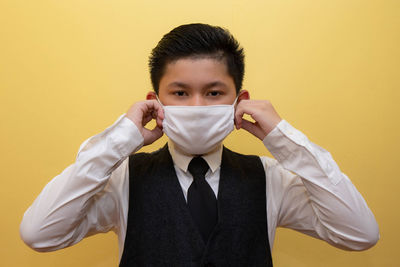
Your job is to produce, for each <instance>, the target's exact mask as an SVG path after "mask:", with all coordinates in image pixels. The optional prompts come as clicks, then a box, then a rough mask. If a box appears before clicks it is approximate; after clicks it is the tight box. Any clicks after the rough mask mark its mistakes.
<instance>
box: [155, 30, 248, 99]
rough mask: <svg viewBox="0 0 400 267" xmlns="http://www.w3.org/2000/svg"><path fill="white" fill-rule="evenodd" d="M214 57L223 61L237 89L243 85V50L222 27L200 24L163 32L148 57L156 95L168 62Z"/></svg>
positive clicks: (237, 90)
mask: <svg viewBox="0 0 400 267" xmlns="http://www.w3.org/2000/svg"><path fill="white" fill-rule="evenodd" d="M208 57H210V58H214V59H217V60H223V61H224V62H225V63H226V66H227V69H228V73H229V75H230V76H231V77H232V78H233V81H234V83H235V87H236V92H239V90H240V89H241V88H242V83H243V76H244V52H243V48H242V47H241V46H240V45H239V43H238V41H237V40H236V39H235V38H234V37H233V36H232V34H231V33H230V32H229V31H228V30H226V29H223V28H221V27H218V26H211V25H208V24H202V23H193V24H186V25H181V26H178V27H176V28H174V29H173V30H172V31H170V32H169V33H167V34H165V35H164V36H163V38H162V39H161V40H160V41H159V42H158V44H157V46H156V47H155V48H153V50H152V52H151V55H150V57H149V68H150V77H151V83H152V85H153V89H154V91H155V92H156V93H157V94H158V89H159V84H160V80H161V77H162V76H163V75H164V71H165V67H166V65H167V64H169V63H171V62H174V61H176V60H178V59H182V58H208Z"/></svg>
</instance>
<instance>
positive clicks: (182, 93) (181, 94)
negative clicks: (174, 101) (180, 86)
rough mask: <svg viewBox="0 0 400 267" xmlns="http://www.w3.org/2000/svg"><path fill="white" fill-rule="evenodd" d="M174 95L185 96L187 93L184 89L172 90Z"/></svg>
mask: <svg viewBox="0 0 400 267" xmlns="http://www.w3.org/2000/svg"><path fill="white" fill-rule="evenodd" d="M174 95H176V96H186V95H187V94H186V92H185V91H181V90H180V91H175V92H174Z"/></svg>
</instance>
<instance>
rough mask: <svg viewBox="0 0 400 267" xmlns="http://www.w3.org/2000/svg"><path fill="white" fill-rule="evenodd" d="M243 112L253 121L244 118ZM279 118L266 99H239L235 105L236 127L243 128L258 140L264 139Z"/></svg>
mask: <svg viewBox="0 0 400 267" xmlns="http://www.w3.org/2000/svg"><path fill="white" fill-rule="evenodd" d="M244 114H248V115H250V117H251V118H252V119H253V120H255V122H251V121H248V120H246V119H244V118H243V115H244ZM281 120H282V119H281V117H279V115H278V113H277V112H276V111H275V109H274V107H273V106H272V104H271V102H269V101H267V100H241V101H240V102H239V104H238V105H237V106H236V111H235V125H236V129H238V130H239V129H240V128H243V129H245V130H246V131H248V132H250V133H251V134H253V135H254V136H256V137H258V138H259V139H260V140H264V138H265V137H266V136H267V135H268V134H269V133H270V132H271V131H272V130H273V129H274V128H275V126H276V125H277V124H278V123H279V122H280V121H281Z"/></svg>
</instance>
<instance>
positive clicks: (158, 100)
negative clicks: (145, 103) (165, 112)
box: [156, 94, 164, 107]
mask: <svg viewBox="0 0 400 267" xmlns="http://www.w3.org/2000/svg"><path fill="white" fill-rule="evenodd" d="M156 98H157V102H158V103H159V104H160V105H161V106H162V107H164V105H163V104H162V103H161V101H160V99H159V98H158V95H157V94H156Z"/></svg>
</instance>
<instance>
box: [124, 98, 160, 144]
mask: <svg viewBox="0 0 400 267" xmlns="http://www.w3.org/2000/svg"><path fill="white" fill-rule="evenodd" d="M125 116H126V117H127V118H128V119H130V120H131V121H133V123H134V124H135V125H136V127H137V128H138V129H139V131H140V133H141V134H142V136H143V138H144V145H145V146H146V145H149V144H151V143H153V142H154V141H156V140H157V139H159V138H160V137H161V136H162V135H163V131H162V121H163V119H164V111H163V109H162V107H161V105H160V104H159V103H158V102H157V101H156V100H145V101H141V102H137V103H135V104H134V105H133V106H131V107H130V108H129V110H128V112H127V113H126V115H125ZM153 119H155V120H156V123H157V125H156V126H155V127H154V129H152V130H149V129H147V128H145V126H146V124H147V123H148V122H149V121H151V120H153Z"/></svg>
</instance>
